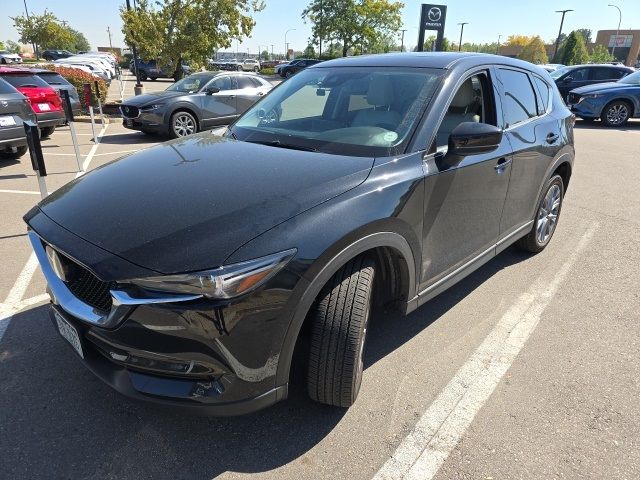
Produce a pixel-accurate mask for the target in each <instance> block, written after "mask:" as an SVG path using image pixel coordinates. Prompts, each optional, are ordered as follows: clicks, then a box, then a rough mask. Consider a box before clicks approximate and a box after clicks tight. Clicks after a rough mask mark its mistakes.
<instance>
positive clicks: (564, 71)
mask: <svg viewBox="0 0 640 480" xmlns="http://www.w3.org/2000/svg"><path fill="white" fill-rule="evenodd" d="M633 72H635V70H634V69H633V68H630V67H625V66H624V65H611V64H603V65H596V64H593V65H572V66H570V67H562V68H559V69H558V70H554V71H553V72H551V73H550V75H551V78H553V79H554V80H555V82H556V85H557V86H558V90H559V91H560V96H561V97H562V99H563V100H564V101H566V100H567V95H568V94H569V92H570V91H571V90H573V89H575V88H580V87H584V86H586V85H593V84H596V83H606V82H617V81H618V80H620V79H621V78H622V77H624V76H626V75H629V74H630V73H633Z"/></svg>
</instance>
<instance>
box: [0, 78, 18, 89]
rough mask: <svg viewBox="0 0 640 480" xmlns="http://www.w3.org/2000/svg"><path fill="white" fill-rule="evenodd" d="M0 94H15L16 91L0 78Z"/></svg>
mask: <svg viewBox="0 0 640 480" xmlns="http://www.w3.org/2000/svg"><path fill="white" fill-rule="evenodd" d="M0 93H16V89H15V88H13V87H12V86H11V84H9V83H7V82H5V81H4V80H2V79H1V78H0Z"/></svg>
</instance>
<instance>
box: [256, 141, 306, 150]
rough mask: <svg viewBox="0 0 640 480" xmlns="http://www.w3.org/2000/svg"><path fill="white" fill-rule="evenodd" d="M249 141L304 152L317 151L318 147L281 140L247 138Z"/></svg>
mask: <svg viewBox="0 0 640 480" xmlns="http://www.w3.org/2000/svg"><path fill="white" fill-rule="evenodd" d="M245 142H249V143H257V144H259V145H268V146H270V147H279V148H288V149H291V150H302V151H303V152H317V151H318V149H317V148H313V147H305V146H304V145H294V144H292V143H282V142H281V141H280V140H245Z"/></svg>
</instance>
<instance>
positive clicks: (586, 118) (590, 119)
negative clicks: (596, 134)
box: [580, 117, 596, 123]
mask: <svg viewBox="0 0 640 480" xmlns="http://www.w3.org/2000/svg"><path fill="white" fill-rule="evenodd" d="M580 120H582V121H583V122H584V123H593V122H595V121H596V119H595V118H593V117H580Z"/></svg>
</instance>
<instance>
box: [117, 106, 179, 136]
mask: <svg viewBox="0 0 640 480" xmlns="http://www.w3.org/2000/svg"><path fill="white" fill-rule="evenodd" d="M122 126H123V127H125V128H128V129H131V130H138V131H145V132H154V133H160V134H167V133H168V132H169V126H168V125H167V124H166V123H165V122H164V112H162V111H154V112H146V111H142V112H140V115H138V116H137V117H136V118H128V117H122Z"/></svg>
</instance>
